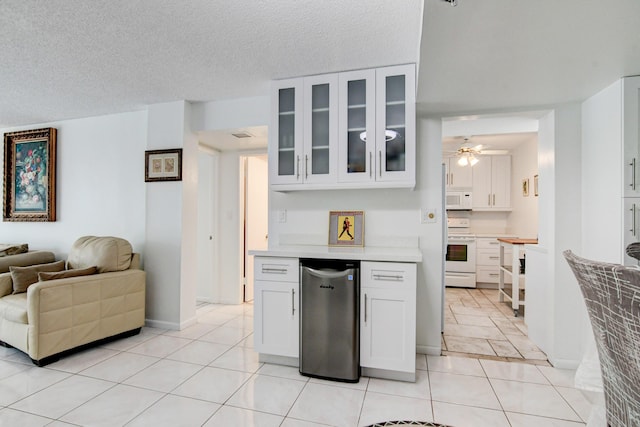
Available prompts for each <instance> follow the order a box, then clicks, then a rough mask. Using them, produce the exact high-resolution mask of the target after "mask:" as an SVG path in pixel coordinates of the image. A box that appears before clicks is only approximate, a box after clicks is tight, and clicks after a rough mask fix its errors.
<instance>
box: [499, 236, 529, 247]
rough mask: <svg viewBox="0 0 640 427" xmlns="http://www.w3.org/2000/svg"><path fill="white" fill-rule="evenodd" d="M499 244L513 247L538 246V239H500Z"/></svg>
mask: <svg viewBox="0 0 640 427" xmlns="http://www.w3.org/2000/svg"><path fill="white" fill-rule="evenodd" d="M498 241H499V242H504V243H510V244H512V245H537V244H538V239H510V238H508V237H499V238H498Z"/></svg>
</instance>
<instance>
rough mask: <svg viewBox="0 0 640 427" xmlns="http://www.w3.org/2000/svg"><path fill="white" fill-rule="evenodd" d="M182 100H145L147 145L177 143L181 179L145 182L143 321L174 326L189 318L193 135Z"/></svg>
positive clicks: (193, 269)
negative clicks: (147, 107) (179, 155)
mask: <svg viewBox="0 0 640 427" xmlns="http://www.w3.org/2000/svg"><path fill="white" fill-rule="evenodd" d="M190 119H191V117H190V105H189V104H188V103H187V102H185V101H178V102H170V103H163V104H154V105H150V106H149V109H148V122H147V126H148V127H147V129H148V131H147V149H150V150H152V149H153V150H156V149H169V148H182V149H183V153H182V162H183V163H182V181H168V182H149V183H147V184H146V245H145V246H146V256H145V259H146V268H145V270H146V271H147V322H148V324H150V325H152V326H158V327H166V328H170V329H180V328H182V327H184V326H186V325H188V324H190V323H193V322H195V299H196V297H195V289H196V283H195V282H196V278H197V253H196V252H197V249H196V248H197V241H196V233H197V182H198V163H197V152H198V149H197V138H196V137H195V135H194V134H192V133H191V132H190Z"/></svg>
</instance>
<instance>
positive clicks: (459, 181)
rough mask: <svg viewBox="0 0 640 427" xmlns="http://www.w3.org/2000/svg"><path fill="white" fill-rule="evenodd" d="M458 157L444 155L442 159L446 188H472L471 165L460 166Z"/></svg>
mask: <svg viewBox="0 0 640 427" xmlns="http://www.w3.org/2000/svg"><path fill="white" fill-rule="evenodd" d="M458 159H459V157H446V158H445V159H444V160H443V162H444V169H445V177H444V178H445V186H446V188H447V190H469V189H471V188H473V167H472V166H460V165H459V164H458Z"/></svg>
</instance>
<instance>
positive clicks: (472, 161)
mask: <svg viewBox="0 0 640 427" xmlns="http://www.w3.org/2000/svg"><path fill="white" fill-rule="evenodd" d="M478 161H479V160H478V159H477V158H476V156H473V155H472V156H471V158H470V159H469V165H470V166H473V165H475V164H476V163H478Z"/></svg>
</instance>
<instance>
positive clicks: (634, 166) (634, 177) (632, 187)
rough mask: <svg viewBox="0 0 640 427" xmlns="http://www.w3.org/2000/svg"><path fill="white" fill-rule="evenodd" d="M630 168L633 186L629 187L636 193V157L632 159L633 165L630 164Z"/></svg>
mask: <svg viewBox="0 0 640 427" xmlns="http://www.w3.org/2000/svg"><path fill="white" fill-rule="evenodd" d="M629 166H631V184H629V187H631V189H632V190H634V191H635V189H636V158H635V157H634V158H633V159H631V163H629Z"/></svg>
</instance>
